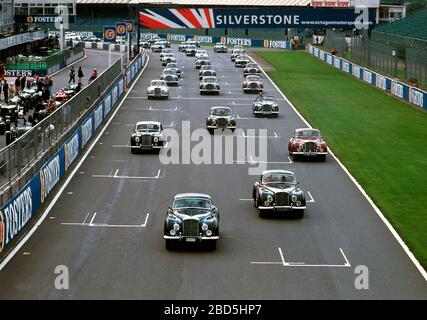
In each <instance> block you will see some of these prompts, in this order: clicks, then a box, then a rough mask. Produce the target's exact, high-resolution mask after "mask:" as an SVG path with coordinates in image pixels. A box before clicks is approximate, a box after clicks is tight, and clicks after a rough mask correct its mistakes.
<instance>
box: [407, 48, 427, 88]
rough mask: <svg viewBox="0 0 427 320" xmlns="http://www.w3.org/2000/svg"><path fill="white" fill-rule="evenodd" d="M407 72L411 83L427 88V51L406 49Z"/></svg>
mask: <svg viewBox="0 0 427 320" xmlns="http://www.w3.org/2000/svg"><path fill="white" fill-rule="evenodd" d="M405 70H406V79H408V80H409V81H410V82H412V83H414V84H421V85H423V86H427V50H423V49H418V48H406V54H405Z"/></svg>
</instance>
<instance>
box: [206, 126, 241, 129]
mask: <svg viewBox="0 0 427 320" xmlns="http://www.w3.org/2000/svg"><path fill="white" fill-rule="evenodd" d="M206 128H207V129H236V128H237V126H236V125H226V126H225V127H218V126H217V125H208V126H206Z"/></svg>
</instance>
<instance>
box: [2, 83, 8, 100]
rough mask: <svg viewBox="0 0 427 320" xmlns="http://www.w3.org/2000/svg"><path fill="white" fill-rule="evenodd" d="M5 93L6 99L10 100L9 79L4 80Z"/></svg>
mask: <svg viewBox="0 0 427 320" xmlns="http://www.w3.org/2000/svg"><path fill="white" fill-rule="evenodd" d="M2 89H3V94H4V101H6V102H7V101H8V100H9V85H8V84H7V81H6V80H4V83H3V88H2Z"/></svg>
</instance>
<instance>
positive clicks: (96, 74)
mask: <svg viewBox="0 0 427 320" xmlns="http://www.w3.org/2000/svg"><path fill="white" fill-rule="evenodd" d="M97 76H98V72H97V71H96V68H95V69H93V70H92V72H91V73H90V78H89V81H88V83H91V82H92V81H93V80H95V79H96V77H97Z"/></svg>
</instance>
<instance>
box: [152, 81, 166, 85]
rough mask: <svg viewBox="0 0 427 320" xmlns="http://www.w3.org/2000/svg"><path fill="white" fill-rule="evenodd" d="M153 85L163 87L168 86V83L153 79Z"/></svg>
mask: <svg viewBox="0 0 427 320" xmlns="http://www.w3.org/2000/svg"><path fill="white" fill-rule="evenodd" d="M151 85H152V86H154V87H163V86H166V83H165V82H164V81H155V80H154V81H151Z"/></svg>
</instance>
